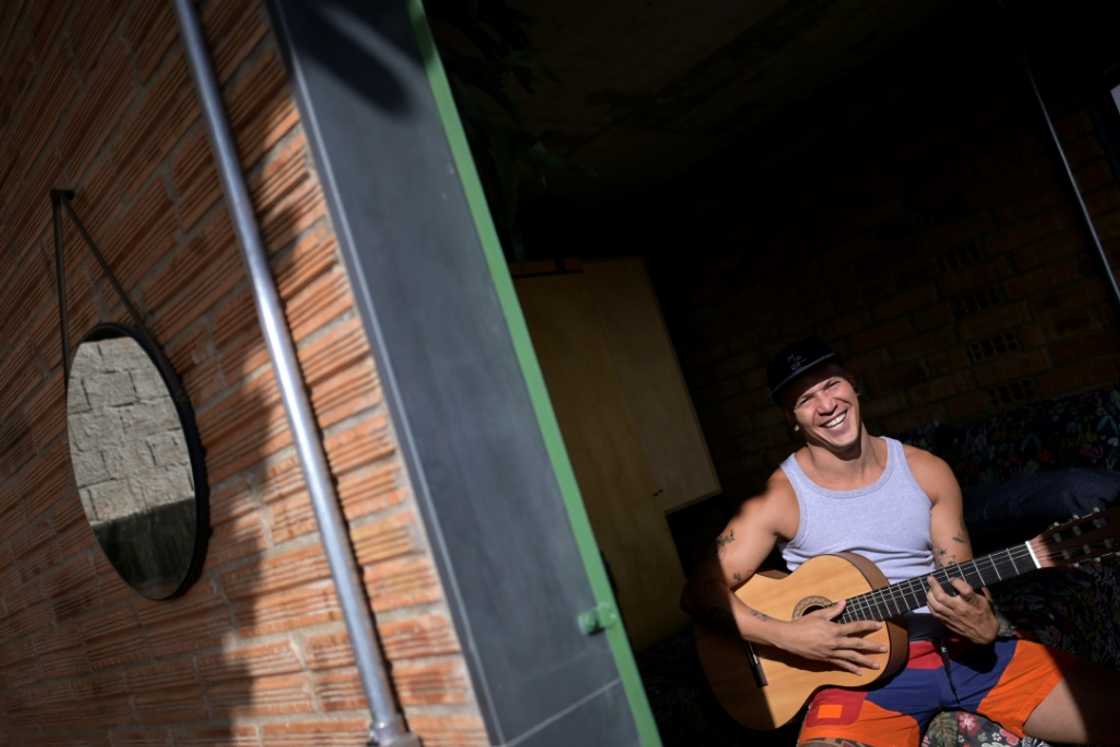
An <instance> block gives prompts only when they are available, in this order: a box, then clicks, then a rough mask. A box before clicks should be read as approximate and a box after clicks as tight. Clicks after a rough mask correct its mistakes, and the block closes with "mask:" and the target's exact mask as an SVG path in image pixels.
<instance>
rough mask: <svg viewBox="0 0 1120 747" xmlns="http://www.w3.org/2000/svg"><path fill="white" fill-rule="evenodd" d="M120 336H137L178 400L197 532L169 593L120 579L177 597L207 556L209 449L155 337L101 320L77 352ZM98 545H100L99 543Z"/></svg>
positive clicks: (185, 395) (163, 598) (177, 378)
mask: <svg viewBox="0 0 1120 747" xmlns="http://www.w3.org/2000/svg"><path fill="white" fill-rule="evenodd" d="M120 337H128V338H131V339H132V340H135V341H136V343H137V344H138V345H140V347H141V348H142V349H143V350H144V352H145V353H147V354H148V359H149V360H151V361H152V363H154V364H155V366H156V369H157V370H158V371H159V375H160V378H161V379H162V380H163V383H164V386H166V387H167V391H168V393H169V394H170V395H171V401H172V402H174V403H175V412H176V414H177V415H178V416H179V424H180V426H181V427H182V429H183V439H184V440H185V441H186V444H187V453H188V454H189V456H190V460H191V479H193V480H194V503H195V535H194V544H193V550H192V554H191V561H190V564H189V565H188V566H187V570H186V572H185V573H184V574H183V577H182V579H181V580H180V582H179V584H178V585H177V586H176V587H175V590H174V591H172V592H171V593H170V594H167V595H165V596H159V597H150V596H148V595H146V594H143V593H141V592H140V591H139V590H138V589H137V588H136V587H135V586H133V585H132V584H131V583H129V581H128V579H127V578H125V577H124V576H123V575H121V574H119V572H118V575H120V576H121V579H122V580H123V581H124V582H125V583H127V584H128V585H129V586H130V587H131V588H132V589H133V590H135V591H136V593H137V594H140V596H142V597H144V598H145V599H151V600H153V601H163V600H166V599H174V598H175V597H177V596H181V595H182V594H183V593H184V592H186V590H187V589H189V588H190V587H191V586H192V585H193V584H194V582H195V581H197V580H198V579H199V577H200V576H201V575H202V567H203V564H204V562H205V560H206V548H207V544H208V542H209V539H210V484H209V482H207V479H206V449H205V448H204V447H203V446H202V438H201V437H200V436H199V433H198V425H197V423H196V422H195V417H194V408H193V407H192V406H191V401H190V397H189V396H187V391H186V389H185V388H184V387H183V384H182V382H181V381H180V380H179V375H178V374H177V373H176V372H175V367H174V366H172V365H171V361H169V360H168V359H167V356H165V355H164V354H163V351H162V350H161V349H160V347H159V345H158V344H156V342H155V340H153V339H152V338H151V336H150V335H149V334H148V333H147V332H146V331H145V330H143V329H139V328H136V327H132V326H129V325H127V324H118V323H116V322H99V323H97V324H95V325H94V326H93V327H92V328H90V330H89V331H87V332H86V333H85V334H84V335H82V338H81V339H80V340H78V343H77V344H76V345H75V346H74V353H75V354H77V351H78V348H80V347H81V346H82V344H83V343H86V342H98V341H100V340H109V339H115V338H120ZM69 390H70V379H69V375H68V376H67V379H66V391H67V392H69ZM67 421H68V422H67V428H69V418H67ZM71 470H73V467H71ZM98 547H100V543H99V544H98ZM102 552H104V550H102ZM106 557H107V556H106ZM111 562H112V561H110V563H111ZM114 569H115V567H114Z"/></svg>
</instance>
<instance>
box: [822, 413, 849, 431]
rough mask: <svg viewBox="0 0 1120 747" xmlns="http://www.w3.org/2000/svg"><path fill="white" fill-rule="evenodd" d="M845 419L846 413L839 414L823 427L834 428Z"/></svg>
mask: <svg viewBox="0 0 1120 747" xmlns="http://www.w3.org/2000/svg"><path fill="white" fill-rule="evenodd" d="M847 419H848V413H846V412H844V413H840V414H839V415H837V416H836V417H834V418H833V419H832V420H830V421H828V422H827V423H825V424H824V427H825V428H835V427H837V426H838V425H840V424H841V423H843V422H844V421H845V420H847Z"/></svg>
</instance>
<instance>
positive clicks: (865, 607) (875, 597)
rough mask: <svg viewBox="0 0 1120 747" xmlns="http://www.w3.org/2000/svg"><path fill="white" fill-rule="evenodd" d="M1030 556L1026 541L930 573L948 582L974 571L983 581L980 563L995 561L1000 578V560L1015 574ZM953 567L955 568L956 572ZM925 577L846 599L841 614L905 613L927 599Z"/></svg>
mask: <svg viewBox="0 0 1120 747" xmlns="http://www.w3.org/2000/svg"><path fill="white" fill-rule="evenodd" d="M1030 557H1031V549H1030V548H1029V547H1028V546H1027V543H1023V544H1022V545H1017V546H1015V547H1013V548H1010V549H1008V550H1003V551H1001V552H998V553H992V554H991V555H986V556H984V557H981V558H975V559H972V560H966V561H963V562H961V563H954V564H953V565H950V566H945V567H944V568H938V569H936V570H934V571H933V572H932V573H930V574H929V575H931V576H933V577H934V578H936V579H937V580H938V581H939V582H940V583H948V582H949V579H950V578H953V577H954V575H955V576H957V577H959V578H964V579H965V580H966V581H967V580H968V579H967V578H965V576H966V573H972V574H973V575H975V576H977V577H978V578H979V579H980V581H983V580H984V575H983V572H982V571H981V570H980V566H979V563H980V562H983V561H988V562H989V563H991V565H992V571H994V572H995V574H996V577H997V579H999V578H1002V576H1001V574H1000V573H999V566H998V565H997V561H1010V563H1011V569H1010V570H1013V571H1014V573H1013V574H1012V575H1019V570H1018V566H1017V565H1016V563H1015V561H1016V560H1018V561H1025V560H1030ZM966 565H971V566H972V569H971V570H966V568H965V566H966ZM1030 565H1031V566H1032V568H1031V570H1033V569H1034V568H1033V566H1034V562H1033V560H1031V561H1030ZM954 571H956V573H955V574H954ZM924 579H925V577H924V576H921V577H917V578H911V579H907V580H905V581H899V582H897V583H894V584H890V585H889V586H885V587H882V588H880V589H874V590H872V591H869V592H864V593H863V594H858V595H856V596H854V597H851V598H849V599H848V600H846V601H847V605H846V606H845V609H844V612H843V614H842V615H841V620H842V621H848V620H853V619H854V620H862V619H869V618H870V619H885V618H887V617H894V616H896V615H898V614H902V612H905V611H907V610H911V609H916V608H918V607H921V606H922V605H923V604H924V603H925V601H926V586H925V584H924ZM908 597H912V598H913V600H915V601H914V602H911V599H910V598H908ZM892 602H893V603H895V604H896V606H898V607H899V611H897V612H896V611H894V610H892V609H891V606H890V605H891V603H892ZM849 611H851V614H849ZM865 616H868V617H865Z"/></svg>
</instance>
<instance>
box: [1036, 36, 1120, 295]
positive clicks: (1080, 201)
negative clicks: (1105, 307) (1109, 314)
mask: <svg viewBox="0 0 1120 747" xmlns="http://www.w3.org/2000/svg"><path fill="white" fill-rule="evenodd" d="M1023 69H1025V70H1026V71H1027V80H1029V81H1030V84H1031V90H1032V91H1034V97H1035V100H1036V101H1038V108H1039V109H1041V110H1042V118H1043V119H1045V120H1046V128H1047V129H1048V130H1049V131H1050V138H1051V139H1052V140H1053V141H1054V148H1055V149H1056V150H1057V151H1058V158H1059V159H1061V161H1062V168H1063V169H1065V172H1066V177H1067V178H1068V179H1069V184H1070V186H1071V187H1072V188H1073V196H1074V197H1075V198H1076V199H1077V206H1078V207H1079V208H1081V217H1082V218H1083V219H1084V221H1085V227H1086V228H1088V229H1089V236H1090V237H1091V238H1092V239H1093V246H1095V247H1096V248H1097V254H1098V255H1099V256H1100V258H1101V263H1102V264H1103V265H1104V274H1105V275H1106V276H1108V283H1109V285H1111V286H1112V294H1113V295H1114V296H1115V297H1116V302H1117V303H1120V286H1118V285H1117V284H1116V273H1114V272H1113V271H1112V265H1111V263H1110V262H1109V261H1108V255H1107V254H1105V251H1104V246H1103V245H1102V244H1101V238H1100V236H1098V235H1097V227H1096V226H1095V225H1093V217H1092V216H1091V215H1090V214H1089V208H1088V207H1087V206H1086V205H1085V200H1084V198H1082V196H1081V188H1080V187H1079V186H1078V185H1077V177H1076V176H1074V175H1073V169H1072V168H1070V165H1069V159H1067V158H1066V152H1065V149H1064V148H1062V141H1061V139H1060V138H1059V137H1058V131H1057V130H1056V129H1055V128H1054V121H1053V120H1052V119H1051V118H1050V111H1049V110H1048V109H1047V108H1046V102H1045V101H1044V100H1043V98H1042V92H1041V91H1039V89H1038V83H1037V81H1035V79H1034V71H1032V70H1031V64H1030V62H1029V61H1027V59H1026V58H1023Z"/></svg>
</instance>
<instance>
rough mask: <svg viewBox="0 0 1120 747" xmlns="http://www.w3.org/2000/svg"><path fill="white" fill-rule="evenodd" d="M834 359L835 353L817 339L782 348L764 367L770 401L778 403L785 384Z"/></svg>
mask: <svg viewBox="0 0 1120 747" xmlns="http://www.w3.org/2000/svg"><path fill="white" fill-rule="evenodd" d="M836 358H837V356H836V351H834V350H833V349H832V348H830V347H829V346H828V344H827V343H825V342H824V341H823V340H821V339H820V338H817V337H806V338H805V339H804V340H800V341H798V342H795V343H793V344H792V345H787V346H786V347H784V348H782V349H781V350H779V351H778V352H777V353H776V354H775V355H774V357H773V358H771V359H770V364H769V365H768V366H767V367H766V383H767V385H768V387H769V389H770V399H772V400H774V402H778V395H779V394H780V393H781V391H782V389H783V388H784V387H785V386H786V385H787V384H789V383H790V382H791V381H793V380H794V379H796V378H797V377H798V376H800V375H801V374H803V373H805V372H807V371H811V370H812V369H814V368H816V367H817V366H819V365H821V364H822V363H827V362H828V361H831V360H836Z"/></svg>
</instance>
